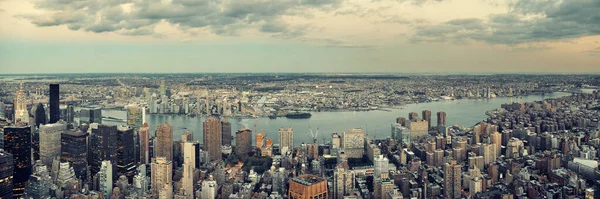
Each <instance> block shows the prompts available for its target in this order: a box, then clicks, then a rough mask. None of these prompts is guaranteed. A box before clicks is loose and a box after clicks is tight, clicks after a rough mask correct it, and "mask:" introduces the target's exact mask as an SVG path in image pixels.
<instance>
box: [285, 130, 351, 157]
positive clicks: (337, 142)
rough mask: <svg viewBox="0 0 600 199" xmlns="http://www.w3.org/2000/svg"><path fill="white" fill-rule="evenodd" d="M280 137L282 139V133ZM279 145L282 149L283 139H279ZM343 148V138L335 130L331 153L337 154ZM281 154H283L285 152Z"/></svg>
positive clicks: (332, 136) (332, 137)
mask: <svg viewBox="0 0 600 199" xmlns="http://www.w3.org/2000/svg"><path fill="white" fill-rule="evenodd" d="M292 137H293V136H292ZM279 139H281V135H280V137H279ZM279 147H280V149H281V141H279ZM292 148H293V147H292ZM341 148H342V139H341V137H340V135H339V134H338V133H337V132H333V133H332V134H331V155H336V154H337V153H338V152H339V151H340V150H341ZM290 151H291V150H290ZM281 154H283V152H282V153H281Z"/></svg>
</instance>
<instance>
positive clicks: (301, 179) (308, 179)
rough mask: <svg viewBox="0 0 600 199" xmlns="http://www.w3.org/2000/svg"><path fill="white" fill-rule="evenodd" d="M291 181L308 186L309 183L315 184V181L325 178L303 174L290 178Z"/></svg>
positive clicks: (321, 180)
mask: <svg viewBox="0 0 600 199" xmlns="http://www.w3.org/2000/svg"><path fill="white" fill-rule="evenodd" d="M292 181H294V182H297V183H300V184H303V185H306V186H310V185H313V184H317V183H320V182H323V181H326V180H325V178H321V177H319V176H315V175H310V174H305V175H301V176H298V177H296V178H292Z"/></svg>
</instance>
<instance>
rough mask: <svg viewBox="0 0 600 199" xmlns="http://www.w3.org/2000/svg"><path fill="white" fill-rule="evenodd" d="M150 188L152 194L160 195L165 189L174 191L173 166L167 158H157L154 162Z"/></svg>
mask: <svg viewBox="0 0 600 199" xmlns="http://www.w3.org/2000/svg"><path fill="white" fill-rule="evenodd" d="M151 173H152V175H151V177H150V180H151V182H150V186H151V187H152V193H154V194H158V193H159V192H160V191H161V189H163V187H165V186H167V187H171V190H172V189H173V164H172V163H171V161H169V160H167V159H166V158H165V157H156V158H153V161H152V169H151Z"/></svg>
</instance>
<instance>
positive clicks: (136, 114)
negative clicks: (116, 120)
mask: <svg viewBox="0 0 600 199" xmlns="http://www.w3.org/2000/svg"><path fill="white" fill-rule="evenodd" d="M125 108H126V109H127V126H130V127H131V128H133V129H134V130H135V131H137V130H138V129H139V128H140V127H142V125H143V123H142V122H143V121H142V119H143V118H142V116H143V115H144V114H143V111H145V108H144V107H140V106H134V105H130V106H127V107H125Z"/></svg>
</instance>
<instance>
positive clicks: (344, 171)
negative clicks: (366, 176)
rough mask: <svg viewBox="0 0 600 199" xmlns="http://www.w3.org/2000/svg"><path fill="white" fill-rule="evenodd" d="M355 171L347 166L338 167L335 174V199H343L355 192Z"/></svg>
mask: <svg viewBox="0 0 600 199" xmlns="http://www.w3.org/2000/svg"><path fill="white" fill-rule="evenodd" d="M354 179H355V174H354V171H352V170H349V169H348V168H347V164H346V165H345V166H344V165H338V166H337V167H336V168H335V171H334V172H333V199H343V198H344V196H346V195H349V194H351V193H352V192H353V191H354Z"/></svg>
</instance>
